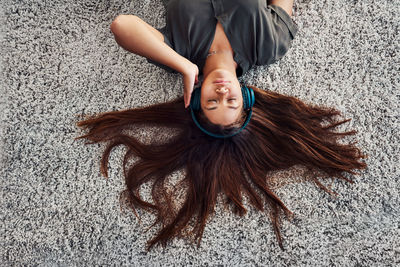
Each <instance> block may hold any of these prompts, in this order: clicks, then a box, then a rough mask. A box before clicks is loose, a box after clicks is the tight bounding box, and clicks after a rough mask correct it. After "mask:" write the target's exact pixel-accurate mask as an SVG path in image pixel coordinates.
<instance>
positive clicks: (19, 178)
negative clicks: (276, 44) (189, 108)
mask: <svg viewBox="0 0 400 267" xmlns="http://www.w3.org/2000/svg"><path fill="white" fill-rule="evenodd" d="M293 10H294V16H293V19H294V21H295V23H296V24H297V25H298V26H299V32H298V35H297V36H296V38H295V40H294V41H293V43H292V47H291V49H290V50H289V52H288V53H287V54H286V55H285V57H284V58H282V60H281V61H279V62H277V63H275V64H273V65H270V66H268V67H266V66H260V67H257V68H254V69H252V70H250V71H249V72H247V73H246V74H245V75H244V76H243V77H242V78H241V81H244V82H246V83H247V84H250V85H255V86H257V87H259V88H263V89H269V90H273V91H276V92H279V93H283V94H288V95H292V96H296V97H298V98H300V99H301V100H303V101H305V102H307V103H315V104H319V105H325V106H334V107H336V108H337V109H339V110H340V111H341V112H342V113H343V117H345V118H352V120H351V121H350V122H349V123H347V124H346V125H342V127H341V128H340V130H350V129H355V130H357V131H358V134H357V135H356V136H354V137H352V138H348V139H347V140H348V141H354V140H358V145H359V147H360V148H361V149H362V151H363V152H365V153H366V154H368V156H369V157H368V158H367V159H366V162H367V164H368V168H367V169H366V170H364V171H362V172H361V175H359V176H354V177H351V179H353V180H354V181H355V183H354V184H349V183H346V182H343V181H338V180H333V181H332V183H331V184H329V186H330V187H331V189H332V190H334V191H335V192H337V193H338V194H339V196H338V197H337V198H333V197H332V196H330V195H329V194H327V193H325V192H324V191H323V190H321V189H319V188H318V187H317V186H315V185H314V184H312V183H309V182H299V183H294V182H293V183H286V184H285V185H284V186H277V187H276V188H275V190H274V191H275V192H276V193H277V194H278V196H279V197H280V198H281V199H282V201H283V202H284V203H285V204H286V205H287V207H288V208H289V209H290V210H291V211H293V212H294V214H295V219H294V220H293V221H292V222H290V221H288V220H286V219H283V224H282V236H283V238H284V239H283V245H284V247H285V249H286V250H285V251H281V250H280V248H279V247H278V245H277V240H276V238H275V234H274V232H273V228H272V225H271V223H270V220H269V217H268V215H267V214H265V213H261V212H257V211H256V210H255V209H253V208H251V207H250V206H249V205H247V207H248V213H247V214H246V215H245V216H244V217H238V216H236V215H234V214H233V212H232V211H231V210H224V209H223V207H221V205H220V204H221V203H219V204H218V205H217V208H216V214H215V216H213V217H212V218H210V219H209V222H208V224H207V225H206V228H205V231H204V235H203V239H202V243H201V247H200V248H199V249H197V248H196V247H195V246H194V245H193V246H191V245H190V244H189V243H187V242H186V241H184V240H181V239H174V240H173V241H172V242H171V243H170V244H169V245H168V247H167V248H165V249H163V248H161V247H156V248H155V249H154V250H152V251H150V252H146V251H145V245H146V241H147V240H149V239H151V238H152V237H153V236H154V234H155V233H156V230H157V229H158V228H152V229H151V230H149V231H147V232H145V230H146V229H147V228H148V227H149V226H150V225H151V223H152V222H153V220H154V218H155V217H154V216H153V215H151V214H148V213H146V212H144V211H142V210H140V214H141V216H142V222H141V223H140V224H139V221H138V220H137V218H136V217H135V216H134V214H133V213H131V212H127V211H126V210H122V211H121V210H120V206H119V201H118V197H119V193H120V192H121V191H122V190H123V189H124V181H123V176H122V167H121V161H122V156H123V153H124V151H125V150H124V148H122V147H119V148H117V149H115V150H114V151H113V152H112V154H111V160H110V165H109V175H110V177H109V179H108V180H106V179H105V178H104V177H102V176H101V175H100V170H99V160H100V154H101V152H102V151H103V148H104V146H102V145H87V146H84V142H83V141H74V138H75V137H77V136H78V135H80V134H82V132H81V131H80V129H78V128H77V127H76V126H75V123H76V121H77V119H78V118H77V116H78V115H82V114H95V113H98V112H105V111H111V110H120V109H127V108H132V107H141V106H147V105H150V104H154V103H159V102H164V101H168V100H172V99H174V98H176V97H178V96H182V94H183V89H182V88H183V86H182V78H181V76H180V75H179V74H171V73H166V72H165V71H164V70H162V69H160V68H158V67H156V66H154V65H151V64H149V63H147V61H146V59H145V58H143V57H140V56H138V55H134V54H132V53H129V52H127V51H125V50H123V49H122V48H121V47H119V46H118V45H117V44H116V42H115V40H114V38H113V35H112V33H111V32H110V28H109V26H110V23H111V22H112V20H113V19H114V18H115V17H116V16H117V15H118V14H135V15H137V16H139V17H140V18H142V19H143V20H145V21H146V22H148V23H149V24H151V25H152V26H154V27H156V28H161V27H162V26H164V25H165V8H164V6H163V4H162V1H160V0H157V1H150V0H146V1H145V0H142V1H139V0H136V1H115V0H82V1H72V0H53V1H28V0H14V1H12V0H6V1H2V4H1V5H0V11H1V16H0V17H1V24H0V25H1V38H2V39H1V54H2V55H1V60H2V64H1V73H2V76H1V85H0V86H1V90H2V94H1V97H2V99H1V101H0V105H1V106H0V107H1V109H2V112H1V115H0V119H1V125H2V127H1V130H0V133H1V145H0V149H1V168H2V171H1V174H2V178H1V180H2V184H1V191H2V195H1V221H2V227H1V245H0V252H1V253H0V255H1V265H2V266H10V265H16V266H22V265H28V266H33V265H34V266H36V265H39V266H94V265H96V266H97V265H134V266H143V265H145V266H147V265H151V266H176V265H178V266H182V265H195V266H198V265H205V266H207V265H229V266H231V265H264V266H394V265H395V264H396V263H399V261H400V254H399V253H400V241H399V218H400V206H399V203H400V199H399V181H398V180H399V176H400V173H399V162H400V160H399V155H400V151H399V139H400V138H399V110H400V107H399V102H400V96H399V66H400V62H399V43H400V40H399V25H400V22H399V15H398V14H399V11H400V10H399V4H398V3H397V4H396V1H389V0H386V1H385V0H362V1H361V0H354V1H345V0H337V1H326V0H314V1H311V0H303V1H299V0H298V1H295V6H294V9H293ZM149 132H150V131H149ZM138 134H139V135H141V136H143V138H146V136H147V134H148V132H147V131H140V132H139V133H138ZM286 175H289V176H293V177H296V175H297V174H296V171H295V170H293V171H287V172H282V173H277V174H276V176H277V177H278V178H279V177H285V176H286ZM173 176H174V177H175V178H176V179H178V178H179V173H178V174H173ZM141 192H142V194H143V196H144V198H145V199H148V198H149V196H150V195H149V188H143V190H142V191H141Z"/></svg>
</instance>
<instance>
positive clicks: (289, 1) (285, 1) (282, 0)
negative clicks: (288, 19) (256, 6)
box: [268, 0, 293, 16]
mask: <svg viewBox="0 0 400 267" xmlns="http://www.w3.org/2000/svg"><path fill="white" fill-rule="evenodd" d="M268 5H276V6H279V7H281V8H282V9H283V10H285V11H286V13H288V14H289V16H292V8H293V0H268Z"/></svg>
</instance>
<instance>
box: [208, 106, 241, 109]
mask: <svg viewBox="0 0 400 267" xmlns="http://www.w3.org/2000/svg"><path fill="white" fill-rule="evenodd" d="M228 108H231V109H238V108H239V106H237V107H228ZM206 109H207V110H214V109H217V107H213V108H206Z"/></svg>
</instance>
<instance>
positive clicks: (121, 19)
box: [110, 15, 136, 34]
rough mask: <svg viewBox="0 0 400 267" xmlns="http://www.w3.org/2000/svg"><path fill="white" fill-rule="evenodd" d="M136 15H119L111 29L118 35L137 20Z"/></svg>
mask: <svg viewBox="0 0 400 267" xmlns="http://www.w3.org/2000/svg"><path fill="white" fill-rule="evenodd" d="M135 17H136V16H135V15H118V16H117V17H116V18H115V19H114V20H113V22H112V23H111V25H110V29H111V31H112V32H113V33H114V34H117V33H118V32H119V31H120V30H121V29H122V28H124V27H125V26H126V25H128V24H130V23H132V21H133V20H135Z"/></svg>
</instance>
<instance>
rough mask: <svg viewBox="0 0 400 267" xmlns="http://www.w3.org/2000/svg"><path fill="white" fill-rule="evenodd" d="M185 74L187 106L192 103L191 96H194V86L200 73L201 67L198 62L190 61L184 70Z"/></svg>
mask: <svg viewBox="0 0 400 267" xmlns="http://www.w3.org/2000/svg"><path fill="white" fill-rule="evenodd" d="M182 75H183V86H184V88H183V99H184V100H185V108H187V107H188V106H189V105H190V98H191V96H192V92H193V87H194V85H195V84H197V83H198V82H199V81H198V77H197V76H198V75H199V68H198V67H197V65H196V64H193V63H192V62H190V61H189V64H188V66H187V67H186V68H185V70H184V71H183V72H182Z"/></svg>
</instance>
